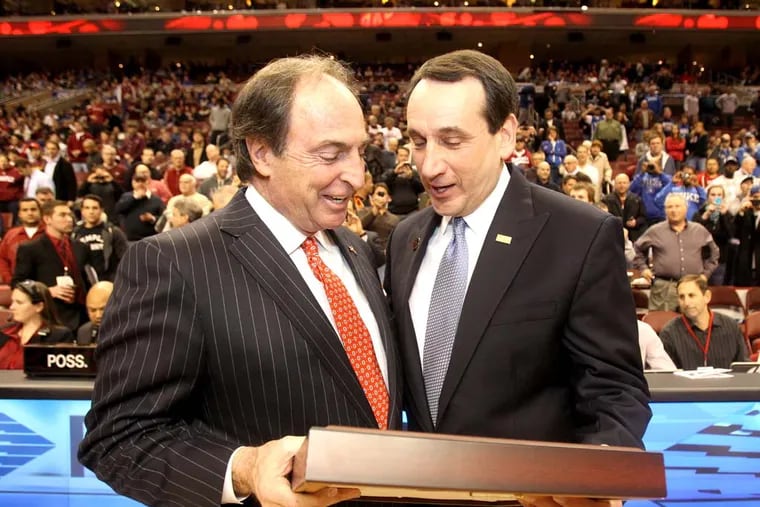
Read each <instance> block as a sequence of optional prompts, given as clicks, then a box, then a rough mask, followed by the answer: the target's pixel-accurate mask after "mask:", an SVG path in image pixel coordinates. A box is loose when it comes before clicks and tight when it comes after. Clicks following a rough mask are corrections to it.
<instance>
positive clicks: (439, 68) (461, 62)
mask: <svg viewBox="0 0 760 507" xmlns="http://www.w3.org/2000/svg"><path fill="white" fill-rule="evenodd" d="M468 77H471V78H475V79H477V80H478V81H480V83H481V84H482V85H483V90H484V91H485V94H486V103H485V110H484V111H483V116H484V118H485V120H486V122H487V123H488V131H489V132H490V133H491V134H495V133H496V132H498V131H499V129H500V128H501V127H502V125H504V121H505V120H506V119H507V117H509V115H510V114H515V113H516V112H517V86H516V85H515V80H514V79H512V76H511V75H510V73H509V72H508V71H507V69H505V68H504V66H503V65H502V64H501V63H499V61H498V60H496V59H495V58H492V57H490V56H488V55H485V54H483V53H481V52H479V51H473V50H471V49H464V50H460V51H453V52H451V53H447V54H445V55H441V56H436V57H435V58H431V59H430V60H428V61H427V62H425V63H424V64H422V66H421V67H420V68H419V69H418V70H417V72H415V73H414V76H412V80H411V82H410V83H409V95H411V94H412V91H413V90H414V87H415V86H417V84H418V83H419V82H420V81H422V80H423V79H430V80H433V81H443V82H445V83H456V82H458V81H462V80H463V79H465V78H468Z"/></svg>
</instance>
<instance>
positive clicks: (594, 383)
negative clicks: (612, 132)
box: [564, 217, 651, 447]
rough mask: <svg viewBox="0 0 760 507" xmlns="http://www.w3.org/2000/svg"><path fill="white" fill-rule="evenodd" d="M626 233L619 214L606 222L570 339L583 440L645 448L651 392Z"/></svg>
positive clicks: (589, 260)
mask: <svg viewBox="0 0 760 507" xmlns="http://www.w3.org/2000/svg"><path fill="white" fill-rule="evenodd" d="M622 236H623V234H622V228H621V227H620V225H619V222H618V220H617V219H616V218H614V217H608V218H606V219H605V220H604V221H603V222H602V224H601V226H600V228H599V230H598V232H597V234H596V237H595V238H594V239H593V241H592V243H591V245H590V248H589V250H588V254H587V256H586V258H585V261H584V263H583V267H582V268H581V275H580V278H579V281H578V284H577V286H576V289H575V292H574V294H573V297H572V302H571V306H570V309H569V312H568V317H567V323H566V326H565V333H564V336H565V338H564V341H565V346H566V348H567V350H568V352H569V354H570V357H571V362H572V365H573V366H572V376H573V378H572V379H571V380H572V385H573V389H574V391H575V417H576V424H575V426H576V432H577V436H578V441H579V442H581V443H589V444H611V445H622V446H636V447H643V443H642V437H643V435H644V430H646V427H647V424H648V422H649V418H650V417H651V411H650V410H649V390H648V387H647V383H646V380H645V379H644V372H643V367H642V364H641V352H640V349H639V346H638V332H637V326H636V310H635V307H634V304H633V296H632V294H631V288H630V286H629V285H628V281H627V278H626V273H625V259H624V256H623V237H622ZM609 301H614V302H615V304H612V305H610V304H608V302H609ZM600 308H604V309H605V310H604V311H599V309H600Z"/></svg>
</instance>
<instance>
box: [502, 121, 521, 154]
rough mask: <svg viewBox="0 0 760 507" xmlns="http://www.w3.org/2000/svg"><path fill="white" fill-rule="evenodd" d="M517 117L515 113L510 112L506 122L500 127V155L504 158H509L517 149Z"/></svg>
mask: <svg viewBox="0 0 760 507" xmlns="http://www.w3.org/2000/svg"><path fill="white" fill-rule="evenodd" d="M517 126H518V125H517V118H515V115H513V114H510V115H509V116H507V119H506V120H504V124H503V125H502V126H501V129H499V135H500V136H501V146H500V147H499V155H500V156H501V159H502V160H506V159H508V158H509V157H510V156H511V155H512V153H513V152H514V151H515V139H517Z"/></svg>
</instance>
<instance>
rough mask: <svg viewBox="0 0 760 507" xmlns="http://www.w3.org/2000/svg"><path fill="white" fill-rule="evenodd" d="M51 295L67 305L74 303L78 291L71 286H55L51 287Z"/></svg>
mask: <svg viewBox="0 0 760 507" xmlns="http://www.w3.org/2000/svg"><path fill="white" fill-rule="evenodd" d="M49 290H50V295H51V296H53V297H54V298H56V299H60V300H61V301H64V302H66V303H73V302H74V295H75V294H76V291H75V289H74V287H72V286H71V285H54V286H52V287H50V289H49Z"/></svg>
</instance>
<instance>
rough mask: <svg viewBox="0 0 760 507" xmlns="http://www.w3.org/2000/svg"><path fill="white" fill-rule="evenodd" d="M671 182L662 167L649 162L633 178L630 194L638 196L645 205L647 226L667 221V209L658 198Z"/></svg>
mask: <svg viewBox="0 0 760 507" xmlns="http://www.w3.org/2000/svg"><path fill="white" fill-rule="evenodd" d="M670 182H671V178H670V176H668V175H667V174H663V172H662V166H660V165H659V164H657V163H656V162H647V163H646V164H645V165H644V170H643V171H642V172H640V173H639V174H637V175H636V177H635V178H633V181H632V182H631V186H630V192H631V193H633V194H636V195H638V196H639V197H640V198H641V202H642V203H643V204H644V211H645V213H646V218H647V224H648V225H652V224H656V223H657V222H662V220H664V219H665V209H664V207H663V205H662V203H661V202H659V203H658V202H657V200H656V197H657V194H658V193H659V192H660V190H662V189H663V187H665V186H666V185H668V184H669V183H670Z"/></svg>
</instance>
